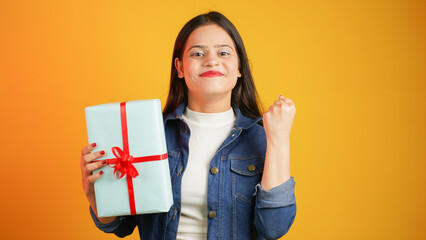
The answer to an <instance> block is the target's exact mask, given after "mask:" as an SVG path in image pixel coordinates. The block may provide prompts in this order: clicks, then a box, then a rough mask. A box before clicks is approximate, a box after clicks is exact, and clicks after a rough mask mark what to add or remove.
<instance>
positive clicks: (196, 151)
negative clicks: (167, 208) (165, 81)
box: [177, 107, 236, 240]
mask: <svg viewBox="0 0 426 240" xmlns="http://www.w3.org/2000/svg"><path fill="white" fill-rule="evenodd" d="M183 119H184V120H185V122H186V123H187V124H188V127H189V130H190V137H189V156H188V163H187V165H186V169H185V172H184V174H183V176H182V187H181V193H182V194H181V200H182V206H181V216H180V220H179V226H178V233H177V239H178V240H184V239H191V240H194V239H207V215H208V210H207V185H208V176H209V175H208V174H209V171H210V161H211V159H212V158H213V156H214V155H215V153H216V151H217V149H218V148H219V146H220V145H221V144H222V142H223V141H224V140H225V139H226V137H227V136H228V135H229V133H230V132H231V129H232V127H233V126H234V123H235V119H236V117H235V114H234V111H233V109H232V108H231V109H229V110H228V111H226V112H221V113H200V112H194V111H191V110H190V109H189V108H188V107H187V108H186V110H185V112H184V114H183Z"/></svg>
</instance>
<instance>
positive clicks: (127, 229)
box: [80, 143, 136, 237]
mask: <svg viewBox="0 0 426 240" xmlns="http://www.w3.org/2000/svg"><path fill="white" fill-rule="evenodd" d="M95 148H96V143H92V144H89V145H87V146H86V147H84V148H83V149H82V151H81V163H80V166H81V176H82V185H83V191H84V194H85V195H86V197H87V200H88V201H89V203H90V214H91V216H92V219H93V221H94V222H95V225H96V226H97V227H98V228H99V229H100V230H102V231H104V232H106V233H114V234H115V235H117V236H119V237H125V236H127V235H130V234H131V233H132V232H133V230H134V228H135V226H136V223H135V222H134V219H133V218H132V217H98V216H97V215H98V214H97V207H96V198H95V190H94V183H95V181H96V180H98V179H99V178H100V177H101V176H102V173H103V172H102V171H99V172H97V173H96V174H92V172H93V171H94V170H96V169H99V168H101V167H104V166H106V165H107V164H106V161H95V162H93V161H94V160H96V159H98V158H100V157H102V156H104V155H105V151H97V152H92V151H93V150H94V149H95Z"/></svg>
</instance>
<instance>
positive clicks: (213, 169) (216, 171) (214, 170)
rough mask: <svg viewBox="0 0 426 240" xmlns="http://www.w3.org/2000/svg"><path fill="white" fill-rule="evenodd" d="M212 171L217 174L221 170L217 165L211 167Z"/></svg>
mask: <svg viewBox="0 0 426 240" xmlns="http://www.w3.org/2000/svg"><path fill="white" fill-rule="evenodd" d="M210 172H211V173H212V174H214V175H216V174H217V173H218V172H219V169H218V168H217V167H212V168H211V169H210Z"/></svg>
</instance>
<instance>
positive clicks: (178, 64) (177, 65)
mask: <svg viewBox="0 0 426 240" xmlns="http://www.w3.org/2000/svg"><path fill="white" fill-rule="evenodd" d="M175 68H176V69H177V71H178V78H183V66H182V61H180V60H179V58H175Z"/></svg>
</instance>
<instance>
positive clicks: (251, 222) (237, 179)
mask: <svg viewBox="0 0 426 240" xmlns="http://www.w3.org/2000/svg"><path fill="white" fill-rule="evenodd" d="M185 108H186V104H181V105H180V106H179V107H178V108H176V110H175V111H174V112H172V113H170V114H168V115H165V116H164V127H165V134H166V142H167V149H168V155H169V166H170V176H171V181H172V191H173V200H174V204H173V205H172V207H171V208H170V210H169V212H166V213H155V214H142V215H134V216H120V217H117V218H116V219H115V220H114V221H113V222H111V223H108V224H102V223H100V222H99V220H98V219H97V218H96V215H95V214H94V212H93V210H92V209H91V208H90V213H91V216H92V219H93V221H94V222H95V224H96V226H97V227H98V228H99V229H101V230H102V231H104V232H106V233H114V234H116V235H117V236H119V237H125V236H127V235H129V234H131V233H132V232H133V230H134V228H135V227H136V226H138V228H139V234H140V238H141V239H155V240H157V239H176V234H177V229H178V224H179V217H180V210H181V181H182V176H183V174H185V167H186V164H187V160H188V142H189V137H190V131H189V128H188V125H187V124H186V123H185V122H184V120H183V118H182V114H183V112H184V110H185ZM233 109H234V112H235V114H236V123H235V125H234V127H233V128H232V130H231V133H230V134H229V136H228V137H227V138H226V139H225V141H224V142H223V143H222V145H221V146H220V147H219V149H218V150H217V151H216V154H215V155H214V157H213V159H212V160H211V162H210V169H212V168H217V169H214V171H209V177H208V192H207V208H208V210H207V211H208V212H207V213H206V214H207V215H208V224H207V239H245V240H247V239H277V238H280V237H281V236H283V235H284V234H286V233H287V231H288V230H289V229H290V227H291V225H292V224H293V221H294V218H295V216H296V202H295V196H294V185H295V182H294V179H293V177H291V178H290V179H289V180H287V181H286V182H284V183H282V184H281V185H279V186H277V187H275V188H273V189H270V190H268V191H265V190H264V189H262V187H261V186H260V181H261V178H262V172H263V165H264V161H265V153H266V135H265V131H264V129H263V127H262V126H260V125H259V124H257V123H258V122H259V121H260V120H261V117H260V118H258V119H251V118H248V117H246V116H244V115H242V114H241V112H240V110H239V109H238V108H237V107H235V106H233Z"/></svg>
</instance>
